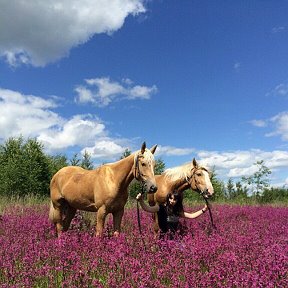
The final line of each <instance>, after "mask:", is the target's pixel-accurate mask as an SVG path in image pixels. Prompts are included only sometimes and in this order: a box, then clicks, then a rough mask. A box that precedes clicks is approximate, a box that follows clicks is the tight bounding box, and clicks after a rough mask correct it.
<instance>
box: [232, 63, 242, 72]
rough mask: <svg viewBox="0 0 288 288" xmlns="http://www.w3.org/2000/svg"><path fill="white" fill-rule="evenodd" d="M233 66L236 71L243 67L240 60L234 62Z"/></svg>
mask: <svg viewBox="0 0 288 288" xmlns="http://www.w3.org/2000/svg"><path fill="white" fill-rule="evenodd" d="M233 68H234V71H236V72H239V70H240V68H241V63H240V62H236V63H234V65H233Z"/></svg>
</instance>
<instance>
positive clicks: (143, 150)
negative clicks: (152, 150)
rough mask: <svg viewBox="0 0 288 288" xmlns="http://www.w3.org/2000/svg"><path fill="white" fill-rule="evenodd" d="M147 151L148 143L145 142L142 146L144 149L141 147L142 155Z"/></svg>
mask: <svg viewBox="0 0 288 288" xmlns="http://www.w3.org/2000/svg"><path fill="white" fill-rule="evenodd" d="M145 149H146V142H145V141H144V142H143V144H142V147H141V153H142V154H144V152H145Z"/></svg>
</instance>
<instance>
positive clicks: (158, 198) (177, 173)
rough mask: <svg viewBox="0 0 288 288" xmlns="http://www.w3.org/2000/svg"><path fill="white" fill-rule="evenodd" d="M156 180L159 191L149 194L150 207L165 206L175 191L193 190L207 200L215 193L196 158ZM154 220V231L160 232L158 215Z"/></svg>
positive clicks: (169, 170) (157, 176)
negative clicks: (168, 197)
mask: <svg viewBox="0 0 288 288" xmlns="http://www.w3.org/2000/svg"><path fill="white" fill-rule="evenodd" d="M155 179H156V183H157V188H158V189H157V192H156V193H155V194H148V202H149V205H150V206H154V205H155V203H158V204H164V203H165V201H166V198H167V194H168V193H169V192H172V191H174V190H177V192H178V193H182V192H183V191H185V190H186V189H189V188H191V189H192V190H194V191H196V192H198V193H200V194H202V195H203V196H204V197H206V198H209V197H210V196H212V195H213V193H214V189H213V186H212V183H211V181H210V177H209V172H208V170H207V169H206V168H204V167H202V166H199V165H198V163H197V161H196V160H195V158H194V159H193V161H192V162H189V163H186V164H183V165H182V166H178V167H174V168H170V169H167V170H165V171H164V172H163V173H162V174H161V175H155ZM154 220H155V221H154V231H155V232H158V230H159V226H158V219H157V214H155V217H154Z"/></svg>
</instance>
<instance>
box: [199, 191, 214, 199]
mask: <svg viewBox="0 0 288 288" xmlns="http://www.w3.org/2000/svg"><path fill="white" fill-rule="evenodd" d="M200 194H201V195H202V196H203V197H204V198H206V199H208V198H210V197H211V196H212V194H213V193H211V192H210V191H209V190H208V189H205V190H204V191H201V192H200Z"/></svg>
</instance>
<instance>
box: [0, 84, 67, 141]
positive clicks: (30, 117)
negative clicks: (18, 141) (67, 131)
mask: <svg viewBox="0 0 288 288" xmlns="http://www.w3.org/2000/svg"><path fill="white" fill-rule="evenodd" d="M55 106H56V102H54V100H52V99H50V100H46V99H43V98H40V97H36V96H33V95H22V94H21V93H19V92H15V91H11V90H8V89H1V88H0V111H1V114H0V131H1V139H7V138H9V137H15V136H19V135H20V134H22V135H23V136H24V137H36V136H38V134H39V132H41V131H44V130H46V129H49V128H50V127H53V126H54V125H57V124H58V123H61V122H62V118H61V117H59V116H58V115H57V114H56V113H54V112H53V111H51V110H49V109H50V108H54V107H55Z"/></svg>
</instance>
